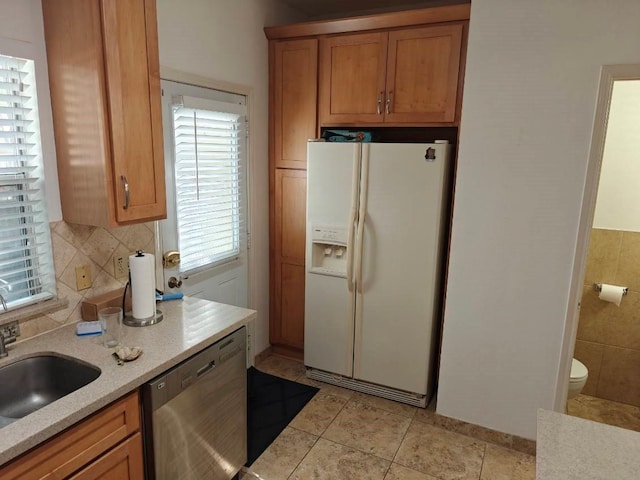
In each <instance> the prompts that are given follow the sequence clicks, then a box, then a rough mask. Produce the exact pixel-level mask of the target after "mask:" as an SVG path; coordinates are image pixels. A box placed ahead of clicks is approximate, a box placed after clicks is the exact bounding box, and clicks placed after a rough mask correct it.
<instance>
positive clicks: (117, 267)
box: [113, 255, 129, 279]
mask: <svg viewBox="0 0 640 480" xmlns="http://www.w3.org/2000/svg"><path fill="white" fill-rule="evenodd" d="M113 271H114V272H115V277H116V278H117V279H120V278H127V277H128V276H129V256H128V255H127V256H126V257H113Z"/></svg>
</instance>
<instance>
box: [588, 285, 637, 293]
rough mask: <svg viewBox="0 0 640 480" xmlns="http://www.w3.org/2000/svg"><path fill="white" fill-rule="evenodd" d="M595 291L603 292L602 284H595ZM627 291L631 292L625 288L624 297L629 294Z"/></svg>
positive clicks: (623, 290)
mask: <svg viewBox="0 0 640 480" xmlns="http://www.w3.org/2000/svg"><path fill="white" fill-rule="evenodd" d="M593 289H594V290H595V291H596V292H601V291H602V284H601V283H594V284H593ZM627 291H629V288H627V287H624V288H623V289H622V295H626V294H627Z"/></svg>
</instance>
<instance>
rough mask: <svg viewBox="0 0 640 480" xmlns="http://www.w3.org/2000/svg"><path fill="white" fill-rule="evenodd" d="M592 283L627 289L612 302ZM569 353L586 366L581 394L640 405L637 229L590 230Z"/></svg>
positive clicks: (639, 252) (639, 235) (639, 237)
mask: <svg viewBox="0 0 640 480" xmlns="http://www.w3.org/2000/svg"><path fill="white" fill-rule="evenodd" d="M594 283H609V284H612V285H619V286H623V287H627V288H628V289H629V290H628V293H627V295H625V296H624V297H622V302H621V304H620V306H619V307H617V306H616V305H614V304H612V303H608V302H604V301H602V300H600V299H599V298H598V292H597V291H596V290H594V288H593V284H594ZM574 357H575V358H577V359H578V360H580V361H581V362H582V363H584V364H585V365H586V367H587V369H588V370H589V378H588V380H587V384H586V386H585V388H584V390H583V391H582V393H585V394H587V395H592V396H595V397H599V398H604V399H607V400H613V401H617V402H622V403H627V404H631V405H636V406H640V232H626V231H620V230H605V229H598V228H594V229H593V230H592V231H591V239H590V242H589V253H588V255H587V267H586V272H585V285H584V288H583V293H582V304H581V308H580V320H579V324H578V335H577V338H576V347H575V352H574Z"/></svg>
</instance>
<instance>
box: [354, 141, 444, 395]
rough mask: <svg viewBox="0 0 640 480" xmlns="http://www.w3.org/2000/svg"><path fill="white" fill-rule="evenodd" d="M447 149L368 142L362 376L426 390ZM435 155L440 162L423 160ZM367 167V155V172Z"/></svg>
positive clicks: (358, 362) (359, 315) (360, 307)
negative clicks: (369, 143) (428, 149)
mask: <svg viewBox="0 0 640 480" xmlns="http://www.w3.org/2000/svg"><path fill="white" fill-rule="evenodd" d="M366 147H370V148H366ZM427 148H434V149H435V150H432V151H429V152H427V151H426V149H427ZM449 149H450V146H448V145H440V144H436V145H416V144H371V145H370V146H365V151H364V152H363V157H364V156H365V155H366V151H367V150H369V160H368V163H369V165H368V179H366V181H367V188H366V197H367V203H366V216H365V219H364V220H365V223H364V230H363V231H364V235H363V239H362V240H363V241H362V245H363V250H362V274H361V278H362V282H361V285H359V288H358V292H359V293H358V296H357V300H356V304H357V307H356V331H355V363H354V377H355V378H356V379H359V380H363V381H367V382H371V383H376V384H380V385H385V386H388V387H392V388H396V389H400V390H406V391H410V392H416V393H420V394H428V392H427V386H428V385H429V384H430V377H431V374H432V373H433V372H432V364H433V350H434V326H435V324H436V313H437V310H438V306H439V299H440V288H439V287H440V285H439V275H440V269H439V267H440V263H441V262H440V259H441V247H442V243H443V242H442V240H443V239H442V234H443V210H444V205H445V200H446V193H445V187H444V186H445V183H446V181H447V179H446V178H445V177H446V175H445V173H446V171H447V167H448V165H447V161H448V156H449V155H448V152H449ZM432 156H435V160H434V159H432V158H428V159H427V158H425V157H432ZM366 170H367V166H366V160H365V159H364V158H363V167H362V171H363V175H366V173H367V172H366ZM364 181H365V179H363V182H364ZM361 188H362V187H361ZM356 268H357V267H356Z"/></svg>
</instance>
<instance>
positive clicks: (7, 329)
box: [0, 322, 20, 358]
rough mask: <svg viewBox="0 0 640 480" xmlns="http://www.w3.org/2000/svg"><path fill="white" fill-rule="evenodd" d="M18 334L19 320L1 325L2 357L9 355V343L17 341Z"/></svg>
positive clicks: (0, 352)
mask: <svg viewBox="0 0 640 480" xmlns="http://www.w3.org/2000/svg"><path fill="white" fill-rule="evenodd" d="M18 335H20V327H19V326H18V322H11V323H9V324H7V325H4V326H2V327H0V358H3V357H6V356H7V355H9V353H8V352H7V345H8V344H9V343H13V342H15V341H16V339H17V337H18Z"/></svg>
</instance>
